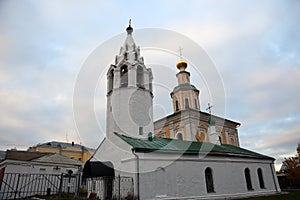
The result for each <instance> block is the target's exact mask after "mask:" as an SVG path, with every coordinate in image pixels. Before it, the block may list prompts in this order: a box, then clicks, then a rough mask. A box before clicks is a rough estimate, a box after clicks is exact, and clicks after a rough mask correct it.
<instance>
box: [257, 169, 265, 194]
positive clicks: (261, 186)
mask: <svg viewBox="0 0 300 200" xmlns="http://www.w3.org/2000/svg"><path fill="white" fill-rule="evenodd" d="M257 175H258V180H259V186H260V188H261V189H263V188H265V183H264V178H263V174H262V170H261V168H258V169H257Z"/></svg>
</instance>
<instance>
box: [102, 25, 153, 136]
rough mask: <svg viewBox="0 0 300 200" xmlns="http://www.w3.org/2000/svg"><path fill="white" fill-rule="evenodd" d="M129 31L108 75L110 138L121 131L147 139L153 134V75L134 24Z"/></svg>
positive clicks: (108, 133)
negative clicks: (143, 53) (133, 35)
mask: <svg viewBox="0 0 300 200" xmlns="http://www.w3.org/2000/svg"><path fill="white" fill-rule="evenodd" d="M126 32H127V36H126V39H125V42H124V44H123V46H121V49H120V52H119V54H118V55H117V56H116V58H115V63H114V64H112V65H111V66H110V67H109V69H108V72H107V110H106V112H107V114H106V136H107V137H110V135H112V134H114V132H117V133H121V134H125V135H128V136H131V137H136V138H146V137H147V136H148V134H149V133H150V132H151V133H153V108H152V105H153V93H152V79H153V76H152V71H151V69H150V68H147V67H146V66H145V64H144V59H143V57H141V55H140V47H139V46H136V44H135V42H134V39H133V37H132V33H133V28H132V27H131V23H130V21H129V26H128V27H127V28H126Z"/></svg>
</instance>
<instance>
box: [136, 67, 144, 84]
mask: <svg viewBox="0 0 300 200" xmlns="http://www.w3.org/2000/svg"><path fill="white" fill-rule="evenodd" d="M136 86H137V87H144V72H143V68H142V67H141V66H138V67H137V70H136Z"/></svg>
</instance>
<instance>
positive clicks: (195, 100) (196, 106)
mask: <svg viewBox="0 0 300 200" xmlns="http://www.w3.org/2000/svg"><path fill="white" fill-rule="evenodd" d="M194 103H195V109H198V105H197V99H194Z"/></svg>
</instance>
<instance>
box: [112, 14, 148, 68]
mask: <svg viewBox="0 0 300 200" xmlns="http://www.w3.org/2000/svg"><path fill="white" fill-rule="evenodd" d="M126 32H127V36H126V39H125V42H124V44H123V46H122V47H121V49H120V53H119V55H117V56H116V62H115V65H118V64H119V63H121V62H129V63H130V64H135V63H138V62H139V63H142V64H144V60H143V58H142V57H141V56H140V47H139V46H136V44H135V42H134V39H133V37H132V32H133V28H132V27H131V19H130V20H129V25H128V27H127V28H126Z"/></svg>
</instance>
